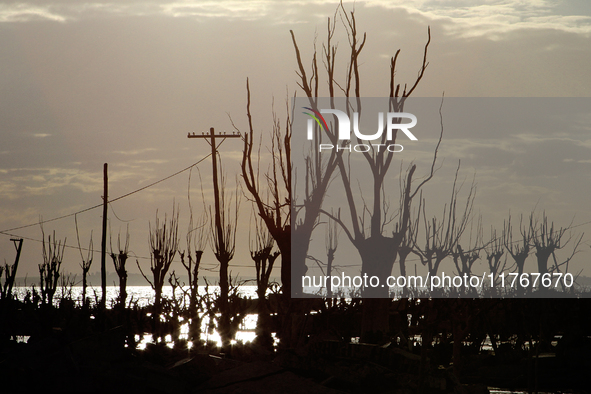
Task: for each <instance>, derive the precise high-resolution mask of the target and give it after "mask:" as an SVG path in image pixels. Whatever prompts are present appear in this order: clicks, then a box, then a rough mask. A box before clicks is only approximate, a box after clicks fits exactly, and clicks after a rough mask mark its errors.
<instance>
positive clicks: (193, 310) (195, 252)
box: [180, 201, 208, 341]
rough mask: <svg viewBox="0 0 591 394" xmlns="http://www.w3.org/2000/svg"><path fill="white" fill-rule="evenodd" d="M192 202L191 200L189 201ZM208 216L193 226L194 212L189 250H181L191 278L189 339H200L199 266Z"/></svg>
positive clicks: (189, 233) (182, 258)
mask: <svg viewBox="0 0 591 394" xmlns="http://www.w3.org/2000/svg"><path fill="white" fill-rule="evenodd" d="M189 203H190V201H189ZM206 225H207V217H206V215H205V214H204V215H202V216H201V218H200V219H199V221H198V223H197V226H196V227H193V213H192V212H191V217H190V220H189V231H188V232H187V250H186V251H183V252H180V256H181V263H182V264H183V267H185V270H186V271H187V276H188V278H189V309H188V312H189V339H190V340H193V341H195V340H199V334H200V332H201V319H200V317H199V266H200V264H201V258H202V257H203V252H204V251H205V245H206V244H207V239H208V238H207V233H206V230H207V228H206Z"/></svg>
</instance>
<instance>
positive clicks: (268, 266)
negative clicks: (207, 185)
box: [250, 219, 280, 348]
mask: <svg viewBox="0 0 591 394" xmlns="http://www.w3.org/2000/svg"><path fill="white" fill-rule="evenodd" d="M254 223H255V230H254V234H255V237H254V238H255V239H254V240H252V239H251V240H250V256H251V257H252V259H253V261H254V264H255V269H256V283H257V297H258V303H257V305H258V320H257V342H258V343H259V344H260V345H261V346H263V347H266V348H271V347H272V346H273V340H272V338H271V323H270V316H269V305H268V302H267V290H268V288H269V280H270V278H271V272H272V270H273V265H274V263H275V260H277V258H278V257H279V253H280V252H279V251H275V252H273V247H274V244H275V242H274V240H273V237H271V234H269V231H268V230H267V227H266V226H265V225H264V223H263V222H262V219H259V220H254ZM251 230H252V228H251Z"/></svg>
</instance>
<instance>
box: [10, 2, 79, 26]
mask: <svg viewBox="0 0 591 394" xmlns="http://www.w3.org/2000/svg"><path fill="white" fill-rule="evenodd" d="M39 20H49V21H54V22H66V21H67V20H68V18H67V17H65V16H64V15H60V14H58V13H55V12H53V11H51V7H50V6H45V7H43V6H36V5H31V4H26V3H21V4H0V22H29V21H39Z"/></svg>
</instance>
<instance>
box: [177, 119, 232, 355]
mask: <svg viewBox="0 0 591 394" xmlns="http://www.w3.org/2000/svg"><path fill="white" fill-rule="evenodd" d="M187 137H188V138H203V139H205V140H206V141H207V143H208V144H209V145H210V146H211V161H212V166H213V195H214V204H215V228H216V235H217V249H218V250H217V253H216V258H217V260H218V261H219V263H220V311H221V315H222V318H221V322H220V336H221V337H222V346H225V345H226V344H224V342H225V341H226V340H228V341H229V339H228V331H229V326H230V316H229V315H228V313H227V309H228V293H229V291H230V285H229V283H228V265H229V263H230V260H231V258H232V257H231V255H230V254H229V251H228V245H226V241H227V240H226V239H225V238H224V230H225V229H224V228H223V226H222V218H221V216H222V212H221V208H220V189H219V184H218V164H217V148H218V146H219V145H217V144H216V141H215V139H216V138H222V141H221V142H220V145H221V143H222V142H224V140H225V139H226V138H241V137H242V135H241V134H240V133H236V132H232V133H231V134H226V133H223V134H215V131H214V129H213V127H211V128H210V129H209V134H207V133H202V134H195V133H192V134H191V133H189V134H188V135H187Z"/></svg>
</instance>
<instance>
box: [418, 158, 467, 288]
mask: <svg viewBox="0 0 591 394" xmlns="http://www.w3.org/2000/svg"><path fill="white" fill-rule="evenodd" d="M459 171H460V164H459V163H458V167H457V169H456V174H455V177H454V182H453V186H452V191H451V195H450V199H449V204H445V205H444V207H443V214H442V216H441V219H437V217H433V218H431V220H427V215H426V212H425V202H424V201H423V223H424V229H425V244H424V246H420V245H418V244H417V245H416V251H417V253H418V255H419V256H420V258H421V262H422V264H423V265H425V266H427V269H428V270H429V275H430V276H436V275H437V272H438V271H439V266H440V265H441V262H442V261H443V260H444V259H446V258H447V257H450V256H453V254H454V253H455V252H458V251H457V249H456V248H457V246H458V243H459V241H460V238H461V237H462V235H463V234H464V231H465V230H466V227H467V226H468V223H469V222H470V217H471V214H472V207H473V205H474V197H475V193H476V186H475V184H474V182H472V185H471V186H470V190H469V192H468V196H467V198H466V203H465V204H464V207H463V210H462V211H461V213H460V214H459V215H458V206H457V203H458V194H459V192H460V189H461V185H460V186H458V185H457V181H458V173H459ZM462 252H463V251H462Z"/></svg>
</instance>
